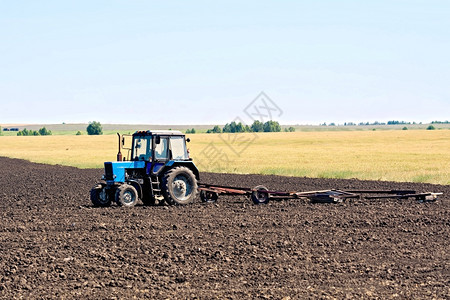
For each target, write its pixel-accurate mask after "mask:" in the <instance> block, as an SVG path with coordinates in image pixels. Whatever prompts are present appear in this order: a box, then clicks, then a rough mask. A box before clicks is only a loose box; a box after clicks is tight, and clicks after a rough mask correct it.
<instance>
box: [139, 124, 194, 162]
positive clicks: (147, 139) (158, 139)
mask: <svg viewBox="0 0 450 300" xmlns="http://www.w3.org/2000/svg"><path fill="white" fill-rule="evenodd" d="M187 141H188V142H189V139H188V140H187ZM131 157H132V159H131V160H133V161H140V160H142V161H148V162H150V161H152V162H155V161H167V160H182V161H184V160H190V159H189V155H188V152H187V148H186V140H185V136H184V134H182V133H181V132H180V131H161V130H160V131H137V132H135V133H134V134H133V141H132V148H131Z"/></svg>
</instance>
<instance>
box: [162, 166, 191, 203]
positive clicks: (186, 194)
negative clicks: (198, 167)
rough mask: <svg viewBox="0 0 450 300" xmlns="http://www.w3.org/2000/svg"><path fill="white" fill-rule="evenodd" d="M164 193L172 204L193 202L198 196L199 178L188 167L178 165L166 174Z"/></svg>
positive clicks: (165, 197) (167, 200)
mask: <svg viewBox="0 0 450 300" xmlns="http://www.w3.org/2000/svg"><path fill="white" fill-rule="evenodd" d="M163 195H164V199H165V200H166V202H167V203H168V204H170V205H174V204H177V205H184V204H188V203H192V202H193V201H194V199H195V197H196V196H197V179H196V178H195V175H194V173H193V172H192V171H191V170H190V169H189V168H186V167H176V168H173V169H171V170H169V171H167V172H166V173H165V174H164V177H163Z"/></svg>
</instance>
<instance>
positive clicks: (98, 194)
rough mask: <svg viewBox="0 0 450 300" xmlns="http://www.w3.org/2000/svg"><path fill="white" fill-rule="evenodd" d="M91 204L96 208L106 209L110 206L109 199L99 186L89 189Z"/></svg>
mask: <svg viewBox="0 0 450 300" xmlns="http://www.w3.org/2000/svg"><path fill="white" fill-rule="evenodd" d="M91 202H92V204H94V206H96V207H107V206H110V205H111V197H110V195H109V194H108V193H107V191H106V189H105V188H104V187H103V186H102V185H101V184H97V185H96V186H94V187H93V188H92V189H91Z"/></svg>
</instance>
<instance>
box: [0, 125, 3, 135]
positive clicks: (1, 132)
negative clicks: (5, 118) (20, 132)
mask: <svg viewBox="0 0 450 300" xmlns="http://www.w3.org/2000/svg"><path fill="white" fill-rule="evenodd" d="M0 135H3V130H2V126H0Z"/></svg>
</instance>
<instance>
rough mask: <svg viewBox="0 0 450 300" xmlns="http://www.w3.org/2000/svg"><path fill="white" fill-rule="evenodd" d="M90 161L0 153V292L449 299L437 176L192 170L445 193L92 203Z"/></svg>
mask: <svg viewBox="0 0 450 300" xmlns="http://www.w3.org/2000/svg"><path fill="white" fill-rule="evenodd" d="M102 173H103V170H100V169H91V170H81V169H77V168H72V167H65V166H50V165H43V164H34V163H30V162H27V161H23V160H17V159H9V158H2V157H0V214H1V226H0V245H1V247H0V297H1V298H4V299H13V298H25V299H36V298H39V299H42V298H63V299H67V298H69V299H72V298H77V299H132V298H137V299H141V298H151V299H211V298H220V299H222V298H227V299H283V298H284V299H304V298H323V299H326V298H338V299H345V298H363V299H376V298H379V299H388V298H396V299H424V298H426V299H432V298H437V299H448V298H449V295H450V242H449V241H450V201H449V200H450V186H438V185H429V184H415V183H414V184H413V183H393V182H376V181H360V180H333V179H313V178H293V177H280V176H260V175H229V174H210V173H205V174H202V177H201V179H202V182H205V183H214V184H222V185H235V186H244V187H254V186H256V185H259V184H263V185H266V186H267V187H268V188H270V189H276V190H286V191H293V190H296V191H309V190H318V189H329V188H341V189H414V190H417V191H418V192H425V191H432V192H444V193H445V194H444V196H442V197H440V199H439V200H437V201H436V202H431V203H419V202H418V201H416V200H412V199H409V200H363V199H361V200H359V199H354V200H347V201H345V202H344V203H340V204H312V203H310V202H308V201H305V200H282V201H271V202H270V203H269V204H267V205H253V204H252V203H251V201H250V200H248V199H246V198H242V197H221V198H220V199H219V201H218V202H217V203H201V202H200V201H199V200H197V201H196V202H195V203H194V204H191V205H188V206H184V207H175V206H170V207H169V206H154V207H147V206H141V205H139V206H136V207H134V208H131V209H127V208H121V207H117V206H115V205H113V206H111V207H109V208H94V207H93V206H92V205H91V203H90V200H89V190H90V188H91V187H92V186H93V185H94V184H95V183H96V182H97V181H98V180H99V179H100V177H101V175H102Z"/></svg>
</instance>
